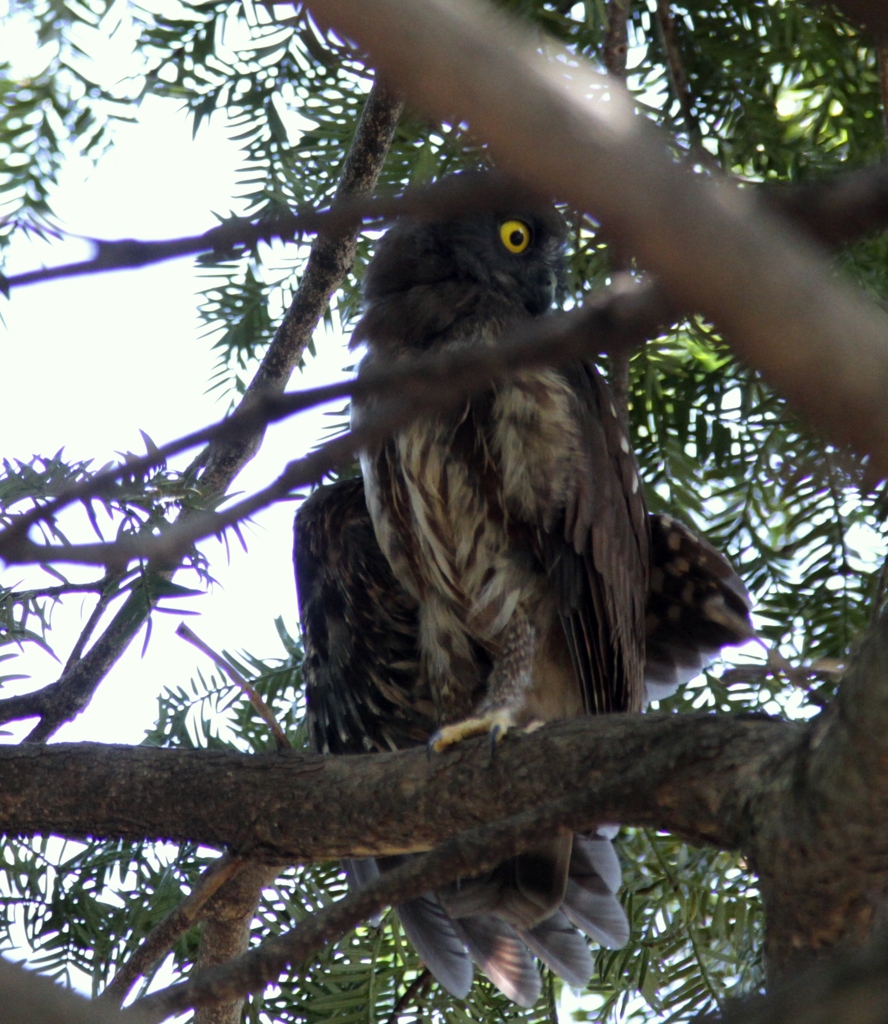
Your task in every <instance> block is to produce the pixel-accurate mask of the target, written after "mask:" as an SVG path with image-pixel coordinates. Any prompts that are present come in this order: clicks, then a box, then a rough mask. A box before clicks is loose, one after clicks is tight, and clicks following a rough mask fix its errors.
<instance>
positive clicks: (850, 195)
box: [0, 163, 888, 562]
mask: <svg viewBox="0 0 888 1024" xmlns="http://www.w3.org/2000/svg"><path fill="white" fill-rule="evenodd" d="M498 188H499V186H498ZM756 191H757V192H758V193H759V194H760V195H761V196H762V199H763V201H764V202H766V203H767V205H768V206H770V207H772V208H773V209H775V210H777V211H778V212H780V213H782V214H784V215H785V216H787V217H789V218H791V219H792V220H793V221H794V222H795V223H796V224H797V225H798V226H799V227H802V228H804V229H805V230H806V231H807V232H808V233H809V234H811V235H812V236H813V237H814V238H816V239H817V240H819V241H821V242H824V243H826V244H828V245H830V246H835V247H838V246H841V245H844V244H846V243H848V242H851V241H854V240H856V239H858V238H861V237H864V236H865V235H867V234H869V233H871V232H874V231H878V230H884V229H885V228H886V227H888V164H885V163H883V164H877V165H875V166H873V167H867V168H864V169H861V170H856V171H851V172H849V173H847V174H843V175H839V176H836V177H834V178H830V179H826V180H824V181H820V182H816V183H807V184H802V185H786V184H779V185H774V184H767V185H763V186H756ZM406 198H407V197H404V198H403V200H399V202H402V201H403V203H404V205H403V206H402V207H400V208H401V209H403V210H404V211H408V212H412V213H423V214H426V215H428V214H429V212H430V211H432V212H437V213H441V214H442V215H446V214H448V213H451V212H454V211H457V210H460V211H462V210H465V209H471V208H473V206H474V205H476V204H477V205H479V206H482V205H484V204H485V203H486V202H487V201H488V195H487V193H486V192H485V191H484V190H483V189H480V190H479V189H477V188H476V187H475V186H473V187H471V188H468V189H467V188H461V187H454V188H452V189H451V190H449V191H447V192H445V194H444V195H443V197H442V196H441V195H440V194H437V193H436V194H435V196H434V197H432V196H429V195H428V194H427V193H421V194H419V195H413V196H410V197H409V202H407V201H406ZM589 305H590V307H592V308H593V309H594V310H596V311H597V312H594V313H590V319H589V323H588V325H587V326H586V327H585V328H582V329H584V330H586V331H587V332H588V334H589V338H590V341H589V351H591V352H593V353H595V354H598V353H599V352H608V353H617V352H620V351H621V350H622V349H623V348H624V347H625V348H632V347H634V346H637V345H638V344H640V343H641V342H642V341H644V340H645V339H647V338H648V337H649V336H651V334H652V333H654V332H655V331H656V330H657V328H659V327H661V326H663V325H664V324H665V323H666V322H667V321H668V320H669V319H670V318H671V319H675V320H678V319H681V318H682V317H683V316H684V315H688V314H689V313H690V312H691V311H690V310H684V311H680V310H678V309H677V308H673V307H672V306H671V305H670V304H669V303H668V301H667V300H666V298H665V297H664V296H663V295H662V293H661V292H660V290H659V289H658V288H657V286H656V284H655V283H653V282H648V283H647V284H644V285H641V286H639V290H638V293H637V297H636V298H635V299H634V300H633V301H632V304H631V305H630V304H629V301H628V299H627V297H626V290H625V288H624V287H617V288H616V289H614V290H612V291H611V292H610V293H608V292H602V293H600V294H598V295H596V297H595V299H594V301H593V302H592V303H590V304H589ZM609 321H613V322H614V323H615V324H616V323H617V322H618V324H619V330H617V328H616V327H611V328H609V327H608V322H609ZM578 329H580V328H578ZM544 344H549V342H548V341H545V342H544V339H543V338H542V337H541V338H540V345H541V346H543V345H544ZM537 355H538V353H536V352H533V351H528V353H527V354H526V355H524V354H522V353H521V352H519V351H518V350H517V349H510V350H509V357H508V358H509V360H511V361H514V362H515V365H517V361H518V360H521V359H524V358H528V359H531V360H532V359H534V358H536V357H537ZM487 358H488V357H487V356H486V355H481V356H478V357H477V359H476V356H475V355H474V354H472V355H468V354H467V355H466V357H465V358H464V359H462V360H461V361H460V365H459V366H457V365H456V363H455V361H454V362H451V363H448V362H446V361H435V360H428V361H426V360H423V361H417V362H416V363H415V364H406V365H404V366H399V367H398V368H395V369H388V370H387V369H381V370H379V371H378V372H377V373H374V374H367V375H365V377H364V378H363V379H362V383H360V384H356V383H355V382H352V381H344V382H341V383H338V384H332V385H326V386H323V387H319V388H312V389H307V390H305V391H299V392H295V393H291V394H283V395H282V394H280V393H278V392H277V391H273V392H272V393H262V392H260V391H259V390H258V389H257V390H256V392H255V393H254V395H253V397H252V400H251V401H250V402H249V403H246V402H244V403H241V405H240V406H239V407H238V409H237V410H236V411H235V412H234V413H233V414H232V415H231V416H229V417H226V418H225V419H224V420H222V421H220V422H219V423H215V424H212V425H211V426H208V427H205V428H202V429H200V430H196V431H193V432H192V433H190V434H186V435H185V436H184V437H181V438H178V439H176V440H175V441H171V442H169V443H167V444H165V445H163V446H162V447H160V448H154V449H152V450H151V451H150V452H148V453H147V454H146V455H144V456H141V457H139V458H130V459H128V460H127V462H126V463H124V464H122V465H119V466H114V467H112V468H111V469H108V470H104V471H102V472H100V473H97V474H96V475H95V476H93V477H91V478H89V479H88V480H85V481H81V482H79V483H77V484H74V485H72V486H69V487H66V488H64V489H63V490H62V491H61V492H60V493H59V494H58V495H57V496H56V497H55V498H53V499H52V500H50V501H47V502H45V503H43V504H41V505H39V506H36V507H34V508H32V509H29V510H28V511H27V512H24V513H22V514H21V515H18V516H16V518H15V520H14V521H13V522H12V523H10V524H9V525H8V526H7V527H6V528H5V529H3V530H2V531H0V557H2V558H4V559H7V560H9V561H10V562H13V561H15V555H14V545H15V541H16V540H17V539H18V538H21V537H25V536H26V535H27V533H28V531H29V530H30V528H31V527H32V526H33V525H35V524H36V523H38V522H41V521H45V520H48V519H51V518H52V517H53V516H55V515H57V514H58V513H59V512H60V511H61V510H62V509H64V508H66V507H67V506H68V505H70V504H72V503H73V502H75V501H83V500H86V499H88V498H91V497H97V496H113V494H114V488H115V487H116V485H117V484H118V482H119V481H121V480H128V479H131V478H133V477H137V476H139V475H140V474H142V473H144V472H146V471H147V470H149V469H152V468H153V467H155V466H158V465H160V464H162V463H163V462H164V461H165V460H166V459H168V458H171V457H172V456H174V455H177V454H180V453H181V452H184V451H187V450H188V449H190V448H194V447H196V446H197V445H199V444H202V443H203V442H206V441H211V442H213V444H214V446H216V447H219V448H220V449H226V448H227V447H228V446H231V445H234V444H235V443H236V442H237V441H238V439H240V438H242V437H243V436H244V435H248V436H254V435H255V434H257V433H261V432H262V430H263V429H264V427H265V426H267V425H268V424H269V423H274V422H277V421H279V420H282V419H284V418H286V417H287V416H291V415H293V414H294V413H298V412H301V411H303V410H305V409H309V408H311V407H313V406H315V405H319V404H322V403H324V402H328V401H331V400H334V399H337V398H342V397H346V396H353V395H360V396H362V397H365V396H369V395H376V394H380V395H384V396H390V395H391V394H393V393H396V392H400V391H401V390H404V391H409V390H410V389H411V388H412V387H414V386H415V385H416V384H417V382H418V383H420V384H421V382H422V379H423V378H424V377H425V376H426V375H428V374H432V375H436V376H437V377H439V378H441V382H442V384H444V385H446V379H445V378H446V375H447V374H449V373H450V372H451V371H452V372H457V371H465V372H469V371H470V370H471V368H472V367H473V366H475V365H476V363H477V365H478V367H479V370H478V372H479V373H483V372H488V371H489V372H490V373H494V372H497V373H499V372H505V369H507V368H508V367H505V365H504V364H505V360H500V363H499V364H498V366H499V368H496V367H491V365H490V364H489V363H488V362H485V360H487ZM478 360H480V362H478ZM522 365H532V363H530V362H529V363H527V364H522ZM481 367H484V369H483V370H482V369H481ZM362 387H364V388H366V390H361V388H362ZM327 468H329V467H327Z"/></svg>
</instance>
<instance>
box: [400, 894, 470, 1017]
mask: <svg viewBox="0 0 888 1024" xmlns="http://www.w3.org/2000/svg"><path fill="white" fill-rule="evenodd" d="M397 911H398V917H400V919H401V924H402V925H403V926H404V932H405V934H406V935H407V938H408V939H410V941H411V942H412V943H413V945H414V947H415V949H416V952H417V953H419V955H420V957H421V958H422V960H423V962H424V963H425V965H426V967H428V969H429V970H430V971H431V972H432V974H433V975H434V976H435V977H436V978H437V979H438V981H439V982H440V983H441V985H442V986H443V987H444V988H446V989H447V991H448V992H449V993H450V994H451V995H452V996H456V997H457V999H465V997H466V996H467V995H468V994H469V989H471V987H472V978H473V977H474V973H475V972H474V968H473V967H472V961H471V959H470V957H469V954H468V952H467V951H466V944H465V942H464V936H463V934H462V932H461V931H458V930H457V927H456V925H455V923H454V921H453V920H452V919H451V917H450V915H449V914H448V913H447V911H446V910H445V909H444V908H443V907H442V906H441V903H440V901H439V900H438V897H437V896H435V894H434V893H426V895H425V896H420V898H419V899H416V900H411V901H410V902H409V903H401V904H400V905H399V906H398V907H397Z"/></svg>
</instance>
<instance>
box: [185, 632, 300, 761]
mask: <svg viewBox="0 0 888 1024" xmlns="http://www.w3.org/2000/svg"><path fill="white" fill-rule="evenodd" d="M176 636H180V637H182V639H183V640H187V641H188V643H190V644H193V645H194V646H195V647H196V648H197V649H198V650H199V651H203V653H204V654H205V655H206V656H207V657H208V658H210V659H211V660H212V661H213V662H214V663H215V664H216V665H217V666H218V667H219V668H220V669H221V670H222V671H223V672H225V673H226V675H228V676H229V677H230V679H231V681H232V682H233V683H234V684H235V685H237V686H239V687H240V688H241V690H242V691H243V692H244V693H245V694H246V695H247V699H248V700H249V701H250V703H251V704H252V705H253V707H254V708H255V709H256V713H257V714H258V715H259V717H260V718H261V719H262V720H263V721H264V722H265V724H266V725H267V726H268V728H269V729H270V730H271V734H272V736H274V742H275V746H276V747H277V749H278V750H289V749H290V747H291V744H290V741H289V739H288V738H287V735H286V733H285V732H284V730H283V729H282V728H281V727H280V724H279V723H278V720H277V719H276V718H275V717H274V712H273V711H272V710H271V708H270V707H269V706H268V705H267V704H266V703H265V701H264V700H263V699H262V697H261V696H260V695H259V692H258V691H257V689H256V687H255V686H253V684H252V683H250V682H248V681H247V680H246V679H245V678H244V677H243V676H242V675H241V674H240V672H238V670H237V669H236V668H235V667H234V665H232V664H231V662H230V661H228V659H227V658H223V657H222V655H221V654H219V653H218V652H217V651H214V650H213V648H212V647H210V646H209V644H206V643H204V641H203V640H201V638H200V637H199V636H198V635H197V634H196V633H195V632H194V630H193V629H191V628H190V627H189V626H187V625H186V624H185V623H184V622H181V623H179V628H178V629H177V630H176Z"/></svg>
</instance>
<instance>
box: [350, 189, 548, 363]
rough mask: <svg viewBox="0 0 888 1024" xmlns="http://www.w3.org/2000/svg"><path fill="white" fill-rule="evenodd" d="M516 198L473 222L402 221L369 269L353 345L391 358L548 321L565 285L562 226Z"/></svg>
mask: <svg viewBox="0 0 888 1024" xmlns="http://www.w3.org/2000/svg"><path fill="white" fill-rule="evenodd" d="M464 177H466V178H468V176H464ZM472 177H473V178H475V180H476V181H481V182H482V183H484V184H486V185H488V186H489V184H490V183H491V181H494V180H495V179H493V178H492V176H489V175H477V176H474V175H473V176H472ZM445 185H446V183H445ZM439 187H441V186H439ZM432 191H434V190H432ZM485 191H486V193H487V194H489V193H490V191H491V190H490V189H489V188H487V189H485ZM515 195H516V193H515V191H514V189H508V190H504V196H505V200H504V201H503V200H502V199H501V200H500V202H498V203H495V204H494V205H493V206H492V207H491V206H488V207H486V208H484V209H478V210H475V211H473V212H471V213H469V214H461V215H458V216H445V217H443V218H442V219H440V220H421V219H419V218H412V217H411V218H407V217H403V218H401V219H399V220H398V221H397V223H396V224H395V225H394V227H392V228H391V230H389V231H388V232H387V233H386V234H385V235H384V236H383V238H382V239H381V241H380V243H379V247H378V249H377V251H376V255H375V256H374V257H373V259H372V261H371V262H370V265H369V267H368V268H367V273H366V276H365V278H364V300H365V313H364V316H363V317H362V319H361V320H360V322H359V323H358V325H357V328H356V330H355V333H354V336H353V338H352V344H353V345H354V344H357V343H360V342H363V341H366V342H367V343H368V344H369V345H370V347H371V349H376V350H377V351H389V352H394V351H397V350H403V349H404V348H411V349H419V350H423V349H430V348H434V347H437V346H440V345H444V344H447V343H448V342H454V341H470V340H473V339H479V340H481V339H484V340H490V339H492V338H496V337H498V336H499V335H500V334H502V332H503V330H504V329H505V327H506V326H507V324H508V323H510V322H512V321H515V320H522V319H527V318H528V317H536V316H542V315H543V314H544V313H546V312H548V310H549V309H550V308H551V307H552V303H553V302H554V301H555V298H556V296H557V294H558V292H559V290H560V289H561V288H562V286H563V280H564V263H563V249H564V239H565V234H566V230H565V224H564V219H563V218H562V217H561V215H560V214H559V213H558V211H557V210H556V209H555V208H554V207H553V206H552V205H551V204H549V203H538V202H532V203H528V201H527V200H526V199H525V200H524V202H523V203H521V202H516V201H515V198H514V197H515Z"/></svg>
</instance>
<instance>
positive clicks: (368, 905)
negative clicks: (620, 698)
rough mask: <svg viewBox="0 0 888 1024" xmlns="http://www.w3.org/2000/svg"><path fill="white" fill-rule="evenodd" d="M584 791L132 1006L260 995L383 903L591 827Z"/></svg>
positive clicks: (460, 839) (439, 852)
mask: <svg viewBox="0 0 888 1024" xmlns="http://www.w3.org/2000/svg"><path fill="white" fill-rule="evenodd" d="M594 804H595V800H594V798H590V796H589V795H587V794H584V793H578V794H572V795H571V796H567V797H564V798H563V799H561V800H559V801H558V802H556V803H554V804H552V805H551V806H549V807H546V808H545V809H542V810H540V809H536V810H533V811H524V812H522V813H520V814H516V815H514V816H513V817H511V818H508V819H507V820H505V821H499V822H496V823H494V824H490V825H481V826H479V827H476V828H473V829H470V830H469V831H468V832H464V833H463V834H461V835H458V836H456V837H454V838H453V839H449V840H447V841H446V842H445V843H442V844H441V846H439V847H438V848H437V849H435V850H432V851H431V852H430V853H427V854H425V855H424V856H422V857H417V858H413V859H411V860H410V861H408V862H407V863H405V864H402V865H400V866H399V867H397V868H395V869H394V870H393V871H390V872H387V873H386V874H384V875H381V876H380V877H379V878H378V879H377V880H375V881H374V882H372V883H370V884H369V885H367V886H366V887H364V888H362V889H359V890H358V891H356V892H353V893H350V894H349V895H348V896H346V897H344V898H343V899H341V900H339V902H338V903H335V904H333V906H330V907H325V908H324V909H323V910H320V911H318V912H317V913H316V914H314V915H312V916H311V917H310V918H308V920H306V921H304V922H303V923H302V924H300V925H298V926H297V927H296V928H294V929H292V930H291V931H289V932H287V933H285V934H284V935H281V936H277V937H275V938H273V939H268V940H266V941H265V942H263V943H262V945H261V946H259V947H258V949H255V950H251V951H250V952H249V953H245V954H244V955H243V956H240V957H238V958H237V959H236V960H233V961H231V962H230V963H227V964H225V965H223V966H220V967H217V968H214V969H210V970H206V971H203V972H201V973H199V974H197V975H196V976H195V977H193V978H190V979H189V980H188V981H186V982H183V983H182V984H179V985H173V986H171V987H170V988H168V989H165V990H163V991H161V992H156V993H153V994H152V995H150V996H146V997H145V998H144V999H140V1000H139V1001H138V1002H136V1003H134V1004H133V1010H134V1011H137V1012H138V1013H139V1014H141V1015H142V1016H143V1017H144V1016H147V1017H148V1019H149V1020H151V1019H153V1020H155V1021H161V1020H163V1019H165V1017H167V1016H168V1015H171V1014H173V1013H178V1012H181V1011H183V1010H187V1009H189V1008H190V1007H193V1006H203V1005H206V1004H214V1003H220V1002H227V1001H230V1000H232V999H235V998H237V997H238V996H242V995H245V994H246V993H248V992H255V991H258V990H259V989H261V988H263V987H264V986H265V985H266V984H268V983H269V982H271V981H274V980H275V979H276V978H278V977H279V976H280V974H281V973H282V972H283V971H284V969H285V968H286V967H287V966H289V965H291V964H298V963H301V962H302V961H304V960H307V959H308V958H309V957H311V956H313V955H314V954H315V953H317V951H318V950H319V949H320V948H321V946H323V945H325V944H326V943H329V942H335V941H336V940H337V939H339V938H341V937H342V936H343V935H344V934H345V933H346V932H347V931H348V930H349V929H351V928H354V927H355V926H356V925H358V924H360V923H361V922H362V921H364V920H366V919H367V918H368V917H372V916H373V915H374V914H375V913H377V912H378V911H380V910H381V909H382V908H383V907H386V906H389V905H393V904H398V903H404V902H407V901H408V900H412V899H415V898H416V897H418V896H421V895H422V894H423V893H425V892H428V891H429V890H434V889H436V888H438V887H440V886H443V885H446V884H447V883H448V882H452V881H455V880H456V879H457V878H460V877H465V876H466V875H470V874H475V873H477V872H480V871H486V870H488V869H489V868H492V867H495V866H496V865H497V864H498V863H500V862H501V861H503V860H505V859H506V858H507V857H511V856H513V855H514V854H517V853H522V852H523V851H525V850H527V849H529V848H530V847H532V846H533V845H534V844H535V843H537V842H539V836H540V834H546V833H553V832H556V831H558V830H560V829H571V828H572V827H573V826H574V824H576V825H580V824H582V825H584V826H588V824H589V821H590V813H594V812H590V805H591V806H593V807H594Z"/></svg>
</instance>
